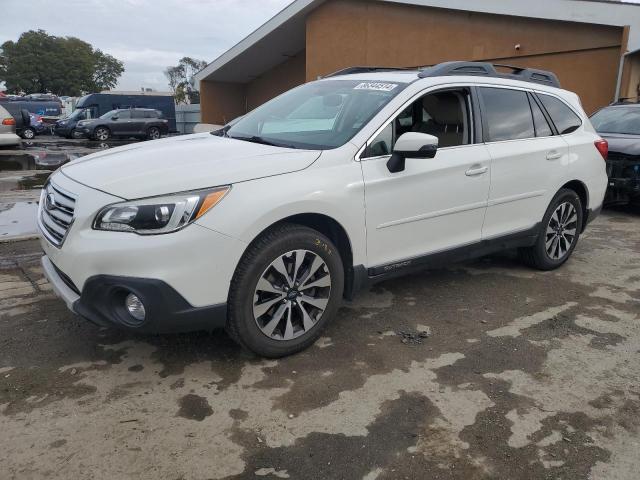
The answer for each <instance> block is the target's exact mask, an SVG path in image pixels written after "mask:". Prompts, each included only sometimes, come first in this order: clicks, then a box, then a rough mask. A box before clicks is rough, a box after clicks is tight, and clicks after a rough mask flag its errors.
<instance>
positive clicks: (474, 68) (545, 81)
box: [418, 62, 560, 88]
mask: <svg viewBox="0 0 640 480" xmlns="http://www.w3.org/2000/svg"><path fill="white" fill-rule="evenodd" d="M496 67H498V68H507V69H510V70H511V73H502V72H499V71H498V70H497V69H496ZM449 75H474V76H475V75H477V76H485V77H494V78H509V79H512V80H520V81H523V82H533V83H540V84H542V85H548V86H551V87H557V88H560V81H559V80H558V77H557V76H556V74H555V73H553V72H548V71H546V70H537V69H535V68H523V67H514V66H512V65H500V64H495V65H494V64H492V63H488V62H444V63H439V64H438V65H434V66H433V67H427V68H425V69H423V70H421V71H420V73H419V74H418V77H420V78H427V77H443V76H449Z"/></svg>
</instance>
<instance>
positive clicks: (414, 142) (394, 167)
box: [387, 132, 438, 173]
mask: <svg viewBox="0 0 640 480" xmlns="http://www.w3.org/2000/svg"><path fill="white" fill-rule="evenodd" d="M437 151H438V137H434V136H433V135H429V134H427V133H420V132H407V133H403V134H402V135H400V138H398V140H396V144H395V146H394V147H393V155H391V158H390V159H389V161H388V162H387V168H388V169H389V171H390V172H391V173H397V172H401V171H403V170H404V164H405V159H407V158H433V157H435V156H436V153H437Z"/></svg>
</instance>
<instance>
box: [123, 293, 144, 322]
mask: <svg viewBox="0 0 640 480" xmlns="http://www.w3.org/2000/svg"><path fill="white" fill-rule="evenodd" d="M124 304H125V305H126V307H127V311H128V312H129V315H131V316H132V317H133V318H135V319H136V320H138V321H139V322H142V321H143V320H144V317H145V315H146V312H145V310H144V305H143V304H142V301H141V300H140V299H139V298H138V297H137V296H135V295H134V294H133V293H130V294H129V295H127V298H125V300H124Z"/></svg>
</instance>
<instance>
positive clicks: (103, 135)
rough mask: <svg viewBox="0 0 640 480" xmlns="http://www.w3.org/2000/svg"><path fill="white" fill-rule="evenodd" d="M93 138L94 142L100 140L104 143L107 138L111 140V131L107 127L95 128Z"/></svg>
mask: <svg viewBox="0 0 640 480" xmlns="http://www.w3.org/2000/svg"><path fill="white" fill-rule="evenodd" d="M93 138H95V139H96V140H100V141H101V142H104V141H106V140H109V138H111V131H110V130H109V129H108V128H107V127H97V128H96V129H95V130H94V131H93Z"/></svg>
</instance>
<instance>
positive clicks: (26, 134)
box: [22, 128, 35, 140]
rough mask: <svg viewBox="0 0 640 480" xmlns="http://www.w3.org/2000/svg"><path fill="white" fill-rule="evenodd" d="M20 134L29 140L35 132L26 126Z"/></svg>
mask: <svg viewBox="0 0 640 480" xmlns="http://www.w3.org/2000/svg"><path fill="white" fill-rule="evenodd" d="M22 136H23V137H24V138H26V139H27V140H31V139H32V138H33V137H35V134H34V132H33V130H31V129H30V128H27V129H26V130H25V131H24V132H22Z"/></svg>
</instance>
